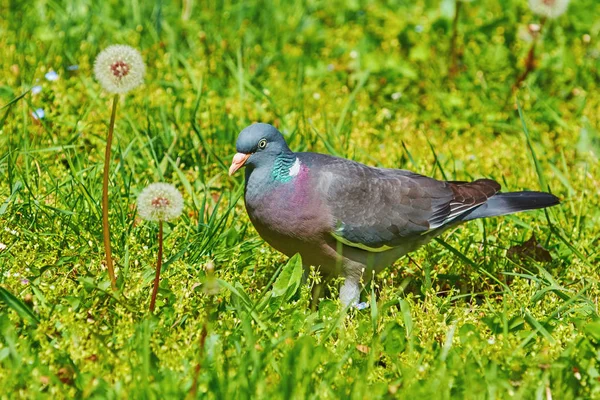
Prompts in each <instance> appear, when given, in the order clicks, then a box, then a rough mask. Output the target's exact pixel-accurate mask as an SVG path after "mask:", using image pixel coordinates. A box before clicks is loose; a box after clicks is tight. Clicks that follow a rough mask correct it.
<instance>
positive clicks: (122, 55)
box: [94, 44, 146, 93]
mask: <svg viewBox="0 0 600 400" xmlns="http://www.w3.org/2000/svg"><path fill="white" fill-rule="evenodd" d="M145 73H146V65H145V64H144V60H142V56H141V55H140V53H139V51H137V50H136V49H134V48H133V47H129V46H125V45H120V44H117V45H113V46H108V47H107V48H106V49H104V50H102V52H101V53H100V54H98V57H96V61H95V62H94V74H95V75H96V79H97V80H98V82H100V84H101V85H102V87H103V88H104V90H106V91H107V92H109V93H127V92H129V91H130V90H131V89H135V88H136V87H138V86H139V85H141V84H142V82H143V81H144V74H145Z"/></svg>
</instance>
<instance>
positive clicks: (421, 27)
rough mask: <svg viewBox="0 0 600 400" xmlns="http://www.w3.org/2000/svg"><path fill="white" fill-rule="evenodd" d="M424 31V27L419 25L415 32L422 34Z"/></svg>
mask: <svg viewBox="0 0 600 400" xmlns="http://www.w3.org/2000/svg"><path fill="white" fill-rule="evenodd" d="M423 30H424V28H423V25H417V26H415V32H417V33H422V32H423Z"/></svg>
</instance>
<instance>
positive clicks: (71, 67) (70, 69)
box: [67, 64, 79, 71]
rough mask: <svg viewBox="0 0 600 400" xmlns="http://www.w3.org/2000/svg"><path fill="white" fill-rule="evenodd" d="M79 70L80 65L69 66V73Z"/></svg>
mask: <svg viewBox="0 0 600 400" xmlns="http://www.w3.org/2000/svg"><path fill="white" fill-rule="evenodd" d="M78 69H79V65H77V64H75V65H69V66H68V67H67V70H68V71H77V70H78Z"/></svg>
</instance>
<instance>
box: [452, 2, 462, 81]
mask: <svg viewBox="0 0 600 400" xmlns="http://www.w3.org/2000/svg"><path fill="white" fill-rule="evenodd" d="M461 4H462V1H460V0H456V10H455V12H454V20H453V21H452V38H451V39H450V71H449V72H450V77H452V78H453V77H455V76H456V74H457V73H458V65H457V59H456V58H457V55H456V40H457V38H458V18H459V16H460V6H461Z"/></svg>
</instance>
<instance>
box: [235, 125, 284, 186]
mask: <svg viewBox="0 0 600 400" xmlns="http://www.w3.org/2000/svg"><path fill="white" fill-rule="evenodd" d="M235 149H236V151H237V154H236V155H235V156H233V161H232V162H231V167H229V175H233V174H235V172H236V171H237V170H238V169H240V168H242V167H244V166H251V167H254V168H256V167H258V166H260V165H262V164H267V163H269V162H273V160H274V159H275V158H277V156H279V155H280V154H282V153H286V152H289V151H290V149H289V147H288V146H287V144H286V143H285V139H284V138H283V135H282V134H281V132H279V131H278V130H277V129H276V128H275V127H274V126H272V125H269V124H260V123H259V124H253V125H250V126H249V127H247V128H245V129H244V130H243V131H241V132H240V135H239V136H238V139H237V142H236V143H235Z"/></svg>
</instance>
